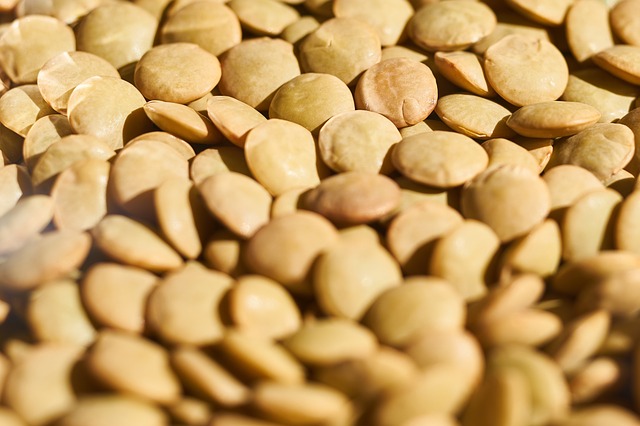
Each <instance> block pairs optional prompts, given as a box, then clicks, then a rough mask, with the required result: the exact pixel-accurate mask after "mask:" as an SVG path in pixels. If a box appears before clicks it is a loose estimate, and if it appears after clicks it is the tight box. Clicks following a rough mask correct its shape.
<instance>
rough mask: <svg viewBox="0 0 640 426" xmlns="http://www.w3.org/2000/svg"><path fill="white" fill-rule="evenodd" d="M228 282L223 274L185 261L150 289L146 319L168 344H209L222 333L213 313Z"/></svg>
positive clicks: (227, 277) (219, 320)
mask: <svg viewBox="0 0 640 426" xmlns="http://www.w3.org/2000/svg"><path fill="white" fill-rule="evenodd" d="M231 283H232V279H231V277H229V276H227V275H226V274H223V273H221V272H217V271H212V270H209V269H207V268H205V267H204V266H202V265H201V264H199V263H197V262H191V263H187V264H186V265H185V266H184V267H183V268H181V269H179V270H176V271H173V272H172V273H171V274H169V275H167V276H165V278H164V279H163V280H162V281H161V282H160V283H158V285H157V286H156V287H155V288H154V289H153V291H152V292H151V294H150V295H149V299H148V301H147V315H146V319H147V322H148V324H149V326H150V327H151V329H152V330H153V331H154V332H155V333H156V334H157V335H158V336H159V337H160V338H161V339H162V340H163V341H164V342H167V343H169V344H191V345H196V346H201V345H207V344H213V343H215V342H217V341H219V340H220V339H221V338H222V335H223V325H222V321H221V319H220V316H219V314H217V312H218V306H219V304H220V300H221V299H222V297H223V296H224V294H225V293H226V292H227V290H228V289H229V287H230V285H231ZM195 324H197V326H194V325H195Z"/></svg>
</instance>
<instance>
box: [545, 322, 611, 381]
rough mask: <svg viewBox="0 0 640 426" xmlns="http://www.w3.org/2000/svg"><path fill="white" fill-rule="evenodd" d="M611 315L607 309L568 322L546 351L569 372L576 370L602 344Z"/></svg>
mask: <svg viewBox="0 0 640 426" xmlns="http://www.w3.org/2000/svg"><path fill="white" fill-rule="evenodd" d="M610 322H611V317H610V315H609V313H608V312H607V311H605V310H598V311H594V312H592V313H589V314H586V315H583V316H581V317H578V318H576V319H574V320H573V321H571V322H570V323H569V324H567V325H566V326H565V328H564V330H563V332H562V334H561V335H560V336H558V338H557V339H556V340H555V341H554V342H552V343H551V345H550V346H549V347H548V348H547V349H546V352H547V353H549V354H550V355H551V357H552V358H553V359H554V360H555V361H556V362H557V363H558V365H560V368H562V370H563V371H565V372H567V373H570V374H571V373H573V372H575V371H576V370H577V369H578V368H579V367H580V366H581V365H582V364H583V363H584V362H585V361H586V360H587V359H589V358H590V357H591V356H592V355H594V354H595V352H596V351H597V350H598V348H599V347H600V346H601V345H602V342H603V341H604V338H605V337H606V335H607V333H608V331H609V324H610Z"/></svg>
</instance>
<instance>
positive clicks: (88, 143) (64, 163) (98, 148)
mask: <svg viewBox="0 0 640 426" xmlns="http://www.w3.org/2000/svg"><path fill="white" fill-rule="evenodd" d="M114 155H115V152H114V151H113V150H112V149H111V148H110V147H109V146H108V145H107V144H105V143H104V142H103V140H102V139H99V138H96V137H95V136H91V135H69V136H65V137H63V138H62V139H60V140H59V141H58V142H56V143H54V144H52V145H51V146H50V147H49V148H47V150H46V151H45V152H44V153H43V154H42V156H41V157H40V159H39V160H38V162H37V163H36V165H35V167H34V168H33V173H32V181H33V184H34V185H35V186H41V187H43V188H46V187H49V186H50V185H52V184H53V182H54V180H55V178H56V176H58V175H59V174H60V173H62V172H63V171H65V170H67V169H68V168H70V167H71V166H73V165H74V164H75V163H77V162H79V161H82V160H87V159H95V160H102V161H106V160H108V159H110V158H111V157H113V156H114Z"/></svg>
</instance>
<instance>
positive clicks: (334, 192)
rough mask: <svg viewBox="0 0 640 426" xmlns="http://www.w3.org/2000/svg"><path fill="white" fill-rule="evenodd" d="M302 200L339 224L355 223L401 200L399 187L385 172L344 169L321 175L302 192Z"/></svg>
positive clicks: (383, 212)
mask: <svg viewBox="0 0 640 426" xmlns="http://www.w3.org/2000/svg"><path fill="white" fill-rule="evenodd" d="M301 202H302V207H303V208H305V209H307V210H312V211H315V212H316V213H319V214H321V215H323V216H325V217H326V218H327V219H329V220H331V221H332V222H333V223H334V224H336V225H338V226H340V225H357V224H363V223H369V222H373V221H375V220H378V219H380V218H382V217H384V216H385V215H387V214H388V213H390V212H391V211H393V210H394V209H395V208H396V207H397V206H398V204H399V203H400V188H399V187H398V185H397V184H396V183H395V182H394V181H393V180H391V179H390V178H388V177H386V176H384V175H377V174H370V173H364V172H346V173H341V174H338V175H334V176H331V177H329V178H326V179H324V180H323V181H322V182H320V184H319V185H318V186H316V187H315V188H313V189H311V190H310V191H309V192H307V193H305V194H303V195H302V199H301Z"/></svg>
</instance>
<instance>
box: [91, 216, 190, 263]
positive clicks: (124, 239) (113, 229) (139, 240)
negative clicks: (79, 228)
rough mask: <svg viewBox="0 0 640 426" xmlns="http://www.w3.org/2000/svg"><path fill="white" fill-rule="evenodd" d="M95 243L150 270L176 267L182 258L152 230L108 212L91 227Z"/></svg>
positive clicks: (106, 252) (123, 261) (108, 253)
mask: <svg viewBox="0 0 640 426" xmlns="http://www.w3.org/2000/svg"><path fill="white" fill-rule="evenodd" d="M92 232H93V238H94V240H95V244H96V245H97V246H98V247H99V248H100V249H101V250H102V251H103V252H104V253H105V254H107V255H108V256H110V257H112V258H114V259H116V260H118V261H119V262H122V263H124V264H127V265H132V266H138V267H141V268H145V269H149V270H151V271H168V270H172V269H176V268H179V267H180V266H181V265H182V258H181V257H180V255H179V254H178V253H176V252H175V251H174V250H173V249H172V248H171V246H169V245H168V244H167V243H166V242H164V240H162V238H160V236H159V235H158V234H157V233H155V232H154V231H153V230H152V229H150V228H148V227H147V226H145V225H143V224H142V223H140V222H136V221H135V220H133V219H129V218H127V217H126V216H120V215H107V216H105V217H104V218H103V219H102V220H101V221H100V222H99V223H98V224H97V225H96V226H95V228H93V231H92Z"/></svg>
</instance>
